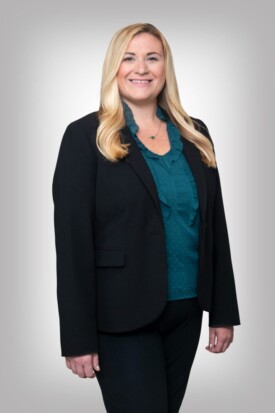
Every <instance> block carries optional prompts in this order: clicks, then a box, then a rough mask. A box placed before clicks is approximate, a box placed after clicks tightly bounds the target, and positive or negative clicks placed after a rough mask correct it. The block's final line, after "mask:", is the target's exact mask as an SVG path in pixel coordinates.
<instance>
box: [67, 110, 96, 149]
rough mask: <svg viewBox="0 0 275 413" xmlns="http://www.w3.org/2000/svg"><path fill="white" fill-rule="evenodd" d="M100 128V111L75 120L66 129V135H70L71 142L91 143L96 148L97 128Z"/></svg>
mask: <svg viewBox="0 0 275 413" xmlns="http://www.w3.org/2000/svg"><path fill="white" fill-rule="evenodd" d="M98 126H99V120H98V111H95V112H91V113H88V114H87V115H84V116H82V117H81V118H78V119H75V120H73V121H72V122H70V123H69V124H68V126H67V127H66V131H65V135H66V134H68V135H69V136H70V139H71V140H74V141H77V142H78V143H79V142H82V143H83V144H85V143H84V141H87V140H88V141H89V142H90V144H91V145H92V147H93V146H95V138H96V132H97V128H98Z"/></svg>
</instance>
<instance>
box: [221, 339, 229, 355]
mask: <svg viewBox="0 0 275 413" xmlns="http://www.w3.org/2000/svg"><path fill="white" fill-rule="evenodd" d="M229 346H230V341H225V342H224V344H223V348H222V353H224V352H225V351H226V350H227V349H228V347H229Z"/></svg>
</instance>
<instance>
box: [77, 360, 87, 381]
mask: <svg viewBox="0 0 275 413" xmlns="http://www.w3.org/2000/svg"><path fill="white" fill-rule="evenodd" d="M76 371H77V374H78V376H79V377H81V378H82V379H84V378H86V375H85V372H84V367H83V365H81V364H79V363H76Z"/></svg>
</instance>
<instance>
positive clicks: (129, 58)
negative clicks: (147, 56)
mask: <svg viewBox="0 0 275 413" xmlns="http://www.w3.org/2000/svg"><path fill="white" fill-rule="evenodd" d="M133 59H134V58H133V57H130V56H129V57H124V59H123V62H124V61H130V60H133Z"/></svg>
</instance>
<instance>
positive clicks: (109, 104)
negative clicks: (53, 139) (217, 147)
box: [96, 23, 217, 168]
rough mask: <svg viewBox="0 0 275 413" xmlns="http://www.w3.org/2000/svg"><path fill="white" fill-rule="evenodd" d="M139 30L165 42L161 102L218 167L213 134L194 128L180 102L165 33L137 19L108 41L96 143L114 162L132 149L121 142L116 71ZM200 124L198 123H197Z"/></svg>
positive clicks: (121, 114)
mask: <svg viewBox="0 0 275 413" xmlns="http://www.w3.org/2000/svg"><path fill="white" fill-rule="evenodd" d="M139 33H150V34H152V35H153V36H155V37H156V38H157V39H159V40H160V41H161V43H162V47H163V52H164V61H165V74H166V81H165V85H164V87H163V89H162V91H161V92H160V94H159V95H158V97H157V101H158V105H160V106H161V107H162V108H163V109H164V110H166V112H167V113H168V116H169V117H170V119H171V121H172V122H173V123H174V124H175V125H176V126H177V127H178V129H179V131H180V133H181V135H183V136H184V137H185V138H186V139H187V140H189V141H190V142H192V143H193V144H194V145H195V146H196V147H197V148H198V150H199V151H200V154H201V159H202V161H203V162H204V163H205V164H206V165H207V166H209V167H215V168H216V167H217V164H216V159H215V152H214V149H213V146H212V141H211V138H210V140H209V138H208V137H206V136H207V132H206V136H205V135H203V134H202V133H201V132H199V131H198V130H197V129H196V128H195V123H196V122H194V121H193V120H192V119H191V118H190V116H188V114H187V113H186V111H185V110H184V109H183V107H182V105H181V103H180V97H179V92H178V85H177V80H176V75H175V70H174V64H173V57H172V53H171V50H170V47H169V45H168V43H167V41H166V39H165V38H164V36H163V35H162V33H161V32H160V31H159V30H158V29H157V28H156V27H155V26H153V25H152V24H149V23H136V24H131V25H129V26H126V27H124V28H122V29H120V30H119V31H117V32H116V33H115V34H114V36H113V38H112V39H111V42H110V44H109V47H108V50H107V53H106V56H105V60H104V64H103V68H102V81H101V90H100V107H99V111H98V119H99V126H98V129H97V136H96V145H97V147H98V150H99V151H100V152H101V153H102V155H103V156H104V157H105V158H106V159H107V160H109V161H111V162H118V161H119V160H120V159H122V158H124V157H126V156H127V155H128V153H129V150H128V146H129V145H130V144H126V143H122V140H121V129H122V128H124V127H125V118H124V111H123V105H122V101H121V97H120V94H119V89H118V84H117V72H118V70H119V67H120V64H121V62H122V59H123V57H124V54H125V52H126V50H127V46H128V44H129V42H130V41H131V40H132V38H133V37H134V36H135V35H137V34H139ZM196 125H197V126H198V123H196Z"/></svg>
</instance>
